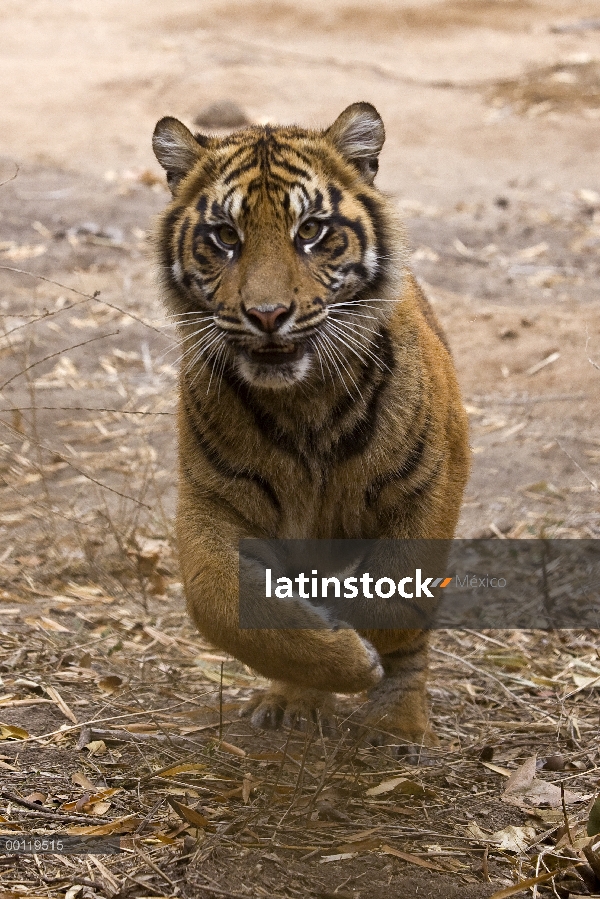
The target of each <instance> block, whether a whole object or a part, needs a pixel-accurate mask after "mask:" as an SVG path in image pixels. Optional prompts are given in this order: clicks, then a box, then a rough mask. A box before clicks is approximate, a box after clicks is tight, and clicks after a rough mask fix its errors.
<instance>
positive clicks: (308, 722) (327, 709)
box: [241, 684, 336, 736]
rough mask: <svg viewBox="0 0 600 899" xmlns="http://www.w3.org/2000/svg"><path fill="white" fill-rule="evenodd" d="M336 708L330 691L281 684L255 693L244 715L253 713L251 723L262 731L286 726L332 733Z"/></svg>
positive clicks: (330, 734) (334, 729)
mask: <svg viewBox="0 0 600 899" xmlns="http://www.w3.org/2000/svg"><path fill="white" fill-rule="evenodd" d="M334 711H335V709H334V704H333V700H332V697H331V695H330V694H329V693H325V692H324V691H322V690H310V689H306V690H303V689H302V688H301V687H288V686H287V685H285V684H283V685H281V684H278V685H276V686H273V687H271V689H269V690H267V691H266V692H262V691H261V692H259V693H255V694H254V696H253V697H252V699H251V700H250V702H249V703H248V705H247V707H246V708H244V709H242V712H241V714H242V715H244V716H246V715H248V716H250V721H251V723H252V725H253V726H254V727H257V728H260V729H261V730H277V729H279V728H280V727H284V728H288V729H289V728H295V729H296V730H301V731H306V730H309V729H312V728H315V727H316V728H318V727H319V726H320V727H321V730H322V732H323V734H324V735H327V736H333V735H334V734H335V732H336V726H335V720H334Z"/></svg>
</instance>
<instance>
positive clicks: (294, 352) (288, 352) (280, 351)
mask: <svg viewBox="0 0 600 899" xmlns="http://www.w3.org/2000/svg"><path fill="white" fill-rule="evenodd" d="M246 352H247V353H248V356H249V357H250V359H251V360H252V361H253V362H257V363H259V364H262V365H286V364H289V363H291V362H298V360H299V359H301V358H302V356H303V355H304V346H302V345H301V344H298V343H266V344H264V345H263V346H260V347H255V348H254V349H252V350H247V351H246Z"/></svg>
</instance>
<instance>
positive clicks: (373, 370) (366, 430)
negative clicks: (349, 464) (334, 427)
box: [333, 329, 395, 462]
mask: <svg viewBox="0 0 600 899" xmlns="http://www.w3.org/2000/svg"><path fill="white" fill-rule="evenodd" d="M378 336H379V339H378V340H377V341H376V343H375V351H376V350H379V351H380V355H381V360H382V362H383V364H384V365H385V367H386V368H387V370H388V372H387V373H386V374H382V373H381V372H379V369H378V368H377V366H376V365H375V362H374V361H373V359H371V358H369V360H368V362H367V363H366V364H365V365H363V369H362V370H363V372H364V374H363V379H364V380H363V383H364V384H365V387H368V386H369V382H370V383H371V384H372V385H373V384H374V377H375V375H376V374H377V373H378V372H379V374H380V380H379V382H378V383H377V384H376V385H375V386H374V387H373V391H372V394H371V398H370V401H369V402H368V406H367V409H366V411H365V414H364V415H363V416H362V418H361V419H360V420H359V421H357V422H356V424H355V425H354V427H353V428H352V430H351V431H349V432H347V433H346V434H343V435H342V436H341V437H340V438H339V439H338V441H337V444H336V446H335V448H334V451H333V452H334V456H335V460H336V461H337V462H345V461H346V460H347V459H351V458H352V457H353V456H357V455H359V454H360V453H362V452H364V451H365V450H366V448H367V447H368V445H369V444H370V442H371V440H372V439H373V437H374V436H375V433H376V431H377V424H378V418H379V406H380V403H381V398H382V395H383V392H384V390H385V388H386V387H387V386H388V384H389V378H388V373H389V372H391V371H392V370H393V368H394V365H395V360H394V352H393V348H392V341H391V338H390V335H389V333H388V331H387V330H386V329H382V330H381V331H380V333H379V335H378ZM363 392H364V388H363Z"/></svg>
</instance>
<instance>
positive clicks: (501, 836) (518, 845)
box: [489, 824, 536, 852]
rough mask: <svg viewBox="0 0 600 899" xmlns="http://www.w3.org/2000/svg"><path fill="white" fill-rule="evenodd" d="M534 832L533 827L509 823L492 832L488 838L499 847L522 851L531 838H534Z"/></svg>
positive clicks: (511, 850) (510, 850) (509, 850)
mask: <svg viewBox="0 0 600 899" xmlns="http://www.w3.org/2000/svg"><path fill="white" fill-rule="evenodd" d="M535 837H536V832H535V828H534V827H516V826H514V825H513V824H509V826H508V827H505V828H503V829H502V830H498V831H496V833H493V834H492V835H491V837H490V838H489V839H490V840H493V841H494V843H496V844H497V845H498V848H499V849H506V850H507V851H508V852H524V851H525V850H526V849H527V847H528V846H529V844H530V843H531V841H532V840H535Z"/></svg>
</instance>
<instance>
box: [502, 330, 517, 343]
mask: <svg viewBox="0 0 600 899" xmlns="http://www.w3.org/2000/svg"><path fill="white" fill-rule="evenodd" d="M518 336H519V334H518V332H517V331H515V329H514V328H502V329H501V331H500V332H499V337H500V339H501V340H514V339H515V337H518Z"/></svg>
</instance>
